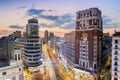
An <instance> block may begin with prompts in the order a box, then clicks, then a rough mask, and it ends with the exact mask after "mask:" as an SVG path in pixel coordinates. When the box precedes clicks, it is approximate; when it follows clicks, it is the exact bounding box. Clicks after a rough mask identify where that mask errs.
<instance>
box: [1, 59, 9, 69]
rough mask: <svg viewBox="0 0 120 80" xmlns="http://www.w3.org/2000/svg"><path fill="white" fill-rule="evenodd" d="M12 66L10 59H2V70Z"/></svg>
mask: <svg viewBox="0 0 120 80" xmlns="http://www.w3.org/2000/svg"><path fill="white" fill-rule="evenodd" d="M6 66H10V61H9V60H8V59H0V68H2V67H6Z"/></svg>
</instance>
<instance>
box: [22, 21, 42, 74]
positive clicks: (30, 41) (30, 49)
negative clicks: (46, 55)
mask: <svg viewBox="0 0 120 80" xmlns="http://www.w3.org/2000/svg"><path fill="white" fill-rule="evenodd" d="M40 55H41V42H40V37H39V25H38V20H37V19H29V20H28V24H27V26H26V36H25V45H24V64H25V65H26V66H28V67H29V70H30V71H32V72H33V71H36V70H35V69H37V67H39V65H41V64H42V62H41V61H40ZM38 70H39V69H38Z"/></svg>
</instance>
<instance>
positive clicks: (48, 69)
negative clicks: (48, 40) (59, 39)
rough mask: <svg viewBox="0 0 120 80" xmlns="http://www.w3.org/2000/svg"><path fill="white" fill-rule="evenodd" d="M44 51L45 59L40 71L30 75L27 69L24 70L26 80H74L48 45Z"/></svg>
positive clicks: (44, 46) (44, 47)
mask: <svg viewBox="0 0 120 80" xmlns="http://www.w3.org/2000/svg"><path fill="white" fill-rule="evenodd" d="M42 50H43V56H44V59H43V64H42V65H40V67H41V68H40V71H39V72H37V73H34V74H30V73H29V71H27V69H26V70H24V77H25V79H24V80H74V78H73V75H70V74H69V73H68V72H67V71H66V70H65V69H64V68H63V66H62V65H61V64H60V63H59V61H58V60H57V58H56V56H55V55H54V54H53V53H52V51H51V50H50V48H49V47H48V46H47V45H43V47H42Z"/></svg>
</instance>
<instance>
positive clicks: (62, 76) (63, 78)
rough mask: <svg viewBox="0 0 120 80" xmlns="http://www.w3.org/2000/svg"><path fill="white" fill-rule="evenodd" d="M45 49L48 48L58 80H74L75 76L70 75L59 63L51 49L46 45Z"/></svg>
mask: <svg viewBox="0 0 120 80" xmlns="http://www.w3.org/2000/svg"><path fill="white" fill-rule="evenodd" d="M45 48H47V51H48V55H49V57H50V60H51V62H52V64H53V67H54V70H55V73H56V78H57V79H56V80H74V78H73V75H70V74H69V73H68V72H67V71H66V70H65V69H64V68H63V66H62V65H61V64H59V61H58V60H57V57H56V56H55V55H54V54H53V52H52V51H51V50H50V48H49V47H48V46H47V45H45Z"/></svg>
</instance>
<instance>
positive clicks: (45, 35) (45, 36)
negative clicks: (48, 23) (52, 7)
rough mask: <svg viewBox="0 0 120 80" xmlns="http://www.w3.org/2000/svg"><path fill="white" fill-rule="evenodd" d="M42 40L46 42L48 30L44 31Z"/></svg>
mask: <svg viewBox="0 0 120 80" xmlns="http://www.w3.org/2000/svg"><path fill="white" fill-rule="evenodd" d="M44 40H45V42H46V43H48V30H46V31H45V32H44Z"/></svg>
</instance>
